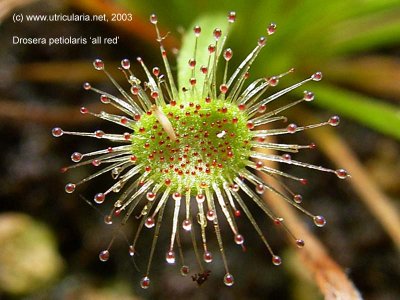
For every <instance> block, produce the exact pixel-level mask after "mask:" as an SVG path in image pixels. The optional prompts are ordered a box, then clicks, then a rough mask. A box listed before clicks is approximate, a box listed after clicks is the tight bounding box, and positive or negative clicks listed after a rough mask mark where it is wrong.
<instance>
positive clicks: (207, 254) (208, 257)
mask: <svg viewBox="0 0 400 300" xmlns="http://www.w3.org/2000/svg"><path fill="white" fill-rule="evenodd" d="M203 260H204V261H205V262H206V263H210V262H212V261H213V256H212V254H211V252H210V251H205V252H204V254H203Z"/></svg>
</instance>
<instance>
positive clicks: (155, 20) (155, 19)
mask: <svg viewBox="0 0 400 300" xmlns="http://www.w3.org/2000/svg"><path fill="white" fill-rule="evenodd" d="M157 22H158V19H157V16H156V15H155V14H151V15H150V23H151V24H157Z"/></svg>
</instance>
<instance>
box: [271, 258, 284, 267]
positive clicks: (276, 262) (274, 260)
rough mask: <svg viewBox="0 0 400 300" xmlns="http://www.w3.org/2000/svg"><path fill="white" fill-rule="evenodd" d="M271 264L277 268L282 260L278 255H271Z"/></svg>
mask: <svg viewBox="0 0 400 300" xmlns="http://www.w3.org/2000/svg"><path fill="white" fill-rule="evenodd" d="M272 263H273V264H274V265H275V266H279V265H280V264H281V263H282V258H280V257H279V256H278V255H273V256H272Z"/></svg>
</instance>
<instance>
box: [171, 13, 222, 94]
mask: <svg viewBox="0 0 400 300" xmlns="http://www.w3.org/2000/svg"><path fill="white" fill-rule="evenodd" d="M197 25H199V26H200V27H201V34H200V36H199V38H198V42H197V52H196V62H197V63H196V67H195V74H196V75H195V77H196V79H197V83H196V86H197V88H198V89H199V90H201V89H202V88H203V83H204V78H205V76H204V75H203V74H201V72H200V67H201V66H202V65H204V66H207V63H208V57H209V53H208V50H207V48H208V45H210V44H215V39H214V36H213V31H214V29H215V28H220V29H221V30H222V37H221V39H220V41H219V43H221V42H222V40H223V37H224V36H225V35H226V33H227V28H228V21H227V16H226V14H216V15H215V14H214V15H204V16H202V17H200V18H198V19H197V20H196V21H195V22H194V23H193V24H192V26H191V27H189V29H188V30H187V32H186V33H185V34H184V36H183V40H182V48H181V49H180V51H179V56H178V62H177V63H178V88H179V93H182V88H183V87H186V88H189V87H190V84H189V79H190V78H191V77H192V69H190V68H189V64H188V62H189V59H191V58H194V57H193V55H194V49H195V42H196V38H195V35H194V33H193V28H194V27H195V26H197ZM211 67H212V66H210V68H209V70H208V72H209V73H210V72H212V69H211Z"/></svg>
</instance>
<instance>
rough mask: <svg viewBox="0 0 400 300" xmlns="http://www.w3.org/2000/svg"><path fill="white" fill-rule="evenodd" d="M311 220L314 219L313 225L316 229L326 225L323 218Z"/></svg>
mask: <svg viewBox="0 0 400 300" xmlns="http://www.w3.org/2000/svg"><path fill="white" fill-rule="evenodd" d="M313 219H314V224H315V225H316V226H318V227H323V226H325V224H326V220H325V218H324V217H323V216H315V217H314V218H313Z"/></svg>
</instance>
